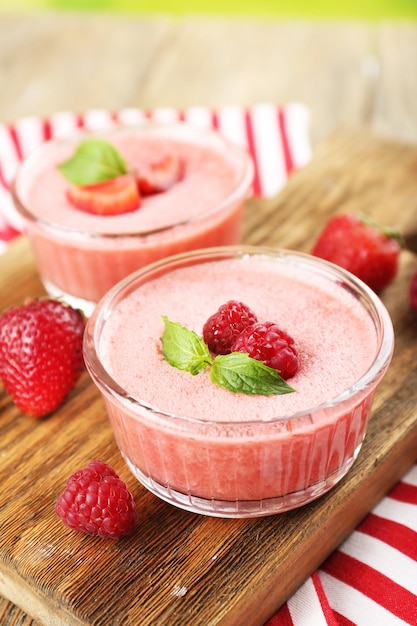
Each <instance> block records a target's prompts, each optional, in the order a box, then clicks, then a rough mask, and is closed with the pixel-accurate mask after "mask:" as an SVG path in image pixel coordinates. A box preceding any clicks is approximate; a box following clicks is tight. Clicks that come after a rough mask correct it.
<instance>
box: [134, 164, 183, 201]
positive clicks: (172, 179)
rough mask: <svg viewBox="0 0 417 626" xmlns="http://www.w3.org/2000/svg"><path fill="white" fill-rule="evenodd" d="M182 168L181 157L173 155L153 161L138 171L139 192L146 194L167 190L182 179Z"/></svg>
mask: <svg viewBox="0 0 417 626" xmlns="http://www.w3.org/2000/svg"><path fill="white" fill-rule="evenodd" d="M182 170H183V168H182V163H181V161H180V159H178V158H177V157H174V156H173V155H167V156H165V157H164V158H162V159H160V160H159V161H156V162H154V163H151V164H150V165H148V166H146V167H144V168H143V169H141V170H139V172H138V178H137V183H138V187H139V192H140V193H141V194H142V195H144V196H146V195H151V194H154V193H161V192H163V191H167V190H168V189H170V188H171V187H173V186H174V185H175V184H176V183H178V182H179V181H180V180H181V178H182Z"/></svg>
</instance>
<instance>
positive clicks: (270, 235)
mask: <svg viewBox="0 0 417 626" xmlns="http://www.w3.org/2000/svg"><path fill="white" fill-rule="evenodd" d="M341 210H349V211H355V212H356V211H363V212H365V213H368V214H371V215H373V216H374V217H376V218H377V219H378V220H379V221H381V222H382V223H384V224H386V225H391V226H395V227H400V228H401V229H402V230H403V232H404V233H406V234H409V235H411V234H412V233H414V231H416V230H417V147H415V146H410V145H401V144H398V143H394V142H392V141H387V140H382V139H377V138H375V137H373V136H372V135H370V134H369V133H368V132H366V131H364V130H357V129H355V130H354V129H343V130H340V131H338V132H337V133H335V134H334V135H333V136H331V137H330V138H329V139H328V140H327V141H326V142H325V143H324V144H323V145H321V146H320V147H319V148H318V150H317V152H316V154H315V156H314V159H313V161H312V162H311V164H310V165H309V166H308V167H306V168H305V169H303V170H302V171H299V172H297V173H296V174H295V175H293V177H292V178H291V180H290V182H289V184H288V185H287V187H286V188H285V189H284V191H283V192H281V194H280V195H279V196H278V197H277V198H274V199H273V200H268V201H259V200H253V201H251V202H249V203H248V207H247V211H246V215H245V233H244V238H245V241H246V242H250V243H253V244H263V245H271V246H275V247H276V246H279V247H292V248H295V249H300V250H304V251H308V250H310V249H311V243H312V241H313V240H314V239H315V237H316V236H317V234H318V232H319V230H320V228H321V226H322V225H323V224H324V222H325V221H326V220H327V218H328V217H329V215H331V214H333V213H335V212H338V211H341ZM410 241H411V237H410ZM414 271H417V258H416V257H415V256H414V255H413V253H412V252H410V251H404V252H403V253H402V258H401V267H400V273H399V276H398V278H397V279H396V281H395V283H394V284H392V286H390V287H389V288H388V289H387V290H386V291H385V293H384V294H383V295H382V299H383V300H384V302H385V303H386V305H387V307H388V309H389V311H390V313H391V315H392V318H393V322H394V326H395V332H396V348H395V354H394V358H393V361H392V365H391V367H390V369H389V371H388V374H387V375H386V377H385V379H384V381H383V383H382V384H381V386H380V388H379V390H378V393H377V396H376V400H375V403H374V410H373V415H372V418H371V420H370V424H369V429H368V434H367V437H366V440H365V443H364V445H363V448H362V450H361V453H360V455H359V457H358V459H357V461H356V463H355V465H354V466H353V468H352V470H351V471H350V473H349V474H348V476H347V477H346V478H345V479H344V480H342V482H341V483H340V484H339V485H338V486H337V487H335V488H334V489H333V490H332V491H331V492H330V493H329V494H327V495H325V496H324V497H322V498H321V499H319V500H317V501H316V502H314V503H312V504H310V505H307V506H305V507H302V508H300V509H298V510H295V511H292V512H289V513H285V514H280V515H276V516H272V517H268V518H263V519H256V520H223V519H216V518H209V517H203V516H198V515H194V514H191V513H188V512H185V511H181V510H179V509H176V508H174V507H173V506H171V505H169V504H166V503H164V502H162V501H160V500H159V499H157V498H156V497H155V496H153V495H151V494H150V493H148V492H147V491H146V490H145V489H144V488H142V486H141V485H140V484H138V483H137V482H136V481H135V480H134V479H133V477H132V476H131V475H130V473H129V471H128V470H127V468H126V466H125V465H124V462H123V461H122V459H121V457H120V455H119V452H118V450H117V448H116V445H115V443H114V440H113V436H112V433H111V429H110V426H109V424H108V422H107V417H106V414H105V410H104V407H103V404H102V401H101V399H100V397H99V394H98V392H97V391H96V389H95V387H94V386H93V384H92V383H91V382H90V380H89V378H88V375H87V374H86V373H85V374H84V375H83V376H82V378H81V380H80V381H79V383H78V384H77V387H76V389H75V390H74V391H73V393H72V394H71V395H70V397H69V398H68V400H67V402H66V403H65V404H64V405H63V406H62V407H61V408H60V409H59V410H57V411H56V413H55V414H54V415H52V416H50V417H49V418H47V419H43V420H37V421H36V420H31V419H29V418H27V417H25V416H23V415H21V414H20V413H19V411H18V410H17V409H16V408H15V407H14V405H13V404H12V403H11V402H10V400H9V398H8V397H7V396H6V394H5V393H4V391H3V392H1V393H0V410H1V419H0V442H1V443H0V484H1V486H2V489H1V496H0V498H1V499H0V527H1V534H0V593H2V594H3V595H4V596H6V597H7V598H9V599H10V600H11V601H13V602H14V603H15V604H17V605H18V606H20V607H21V608H22V609H23V610H25V611H26V612H28V613H29V614H30V615H32V616H33V617H35V618H36V619H37V620H39V622H41V623H43V624H46V625H47V626H54V625H57V626H58V625H59V626H65V625H70V626H73V625H80V624H84V625H88V626H97V625H103V626H113V625H114V626H116V625H118V624H123V626H129V625H132V626H136V625H139V624H140V625H141V626H148V625H149V626H150V625H152V626H158V625H168V624H169V626H180V625H181V626H184V625H187V626H188V625H190V626H199V625H201V626H214V625H215V624H222V625H234V626H236V625H239V626H240V625H242V626H247V625H248V624H250V625H251V626H261V625H262V624H264V622H265V621H266V620H267V618H268V617H270V616H271V615H273V614H274V613H275V612H276V610H277V609H278V607H279V606H280V605H281V604H282V603H284V602H285V600H287V599H288V597H290V596H291V595H292V594H293V593H294V591H295V590H296V589H297V588H298V587H299V585H300V584H301V583H302V582H303V581H304V580H305V579H306V578H307V577H308V576H309V575H310V574H311V573H312V572H313V571H314V570H315V569H317V567H318V566H319V565H320V563H322V561H323V560H324V559H325V558H326V557H327V556H328V555H329V554H330V553H331V552H332V551H333V550H334V549H335V548H336V547H337V546H338V545H339V544H340V543H341V542H342V540H343V539H344V538H345V537H346V536H347V535H348V534H349V533H350V532H351V531H352V529H353V528H354V527H355V526H356V525H357V524H358V522H359V521H360V520H361V519H362V518H363V517H364V516H365V514H366V513H367V512H368V511H369V510H370V509H371V508H372V507H373V506H374V505H375V504H376V503H377V502H378V501H379V500H380V499H381V498H382V497H383V495H384V494H385V493H386V492H387V491H388V490H389V489H390V488H391V487H392V486H393V485H394V484H395V483H396V482H397V481H398V479H399V478H400V477H401V476H402V475H403V474H404V473H405V472H406V470H407V469H408V468H409V467H410V466H411V465H412V464H413V462H415V460H416V458H417V319H416V318H415V317H414V316H413V315H412V313H411V311H410V309H409V303H408V284H409V280H410V277H411V275H412V273H413V272H414ZM42 293H43V289H42V286H41V284H40V281H39V279H38V276H37V273H36V270H35V268H34V265H33V260H32V256H31V252H30V250H29V246H28V242H27V241H26V239H25V238H24V237H21V238H19V239H18V240H16V241H15V243H13V244H12V246H11V248H10V251H8V252H7V254H5V255H3V256H2V257H0V303H1V308H3V307H6V306H8V305H11V304H17V303H20V302H22V301H23V300H24V299H25V297H27V296H37V295H40V294H42ZM92 458H101V459H103V460H105V461H107V462H109V463H110V464H112V465H113V466H114V467H115V469H116V471H118V472H119V474H120V475H121V477H122V478H123V479H124V480H126V481H127V482H128V484H129V486H130V488H131V489H132V491H133V493H134V496H135V499H136V502H137V505H138V511H139V516H138V517H139V519H138V524H137V528H136V531H135V533H134V534H133V535H132V536H131V537H129V538H125V539H123V540H119V541H117V542H113V541H111V540H108V541H107V540H103V539H99V538H92V537H88V536H85V535H83V534H81V533H76V532H73V531H71V530H69V529H66V528H65V527H64V526H63V525H62V524H61V522H60V520H59V519H58V518H57V517H56V516H55V514H54V502H55V499H56V498H57V496H58V495H59V493H60V492H61V491H62V489H63V488H64V485H65V481H66V478H67V477H68V475H69V474H70V473H72V472H73V471H75V470H76V469H79V468H80V467H82V466H84V465H85V464H86V463H87V462H88V461H89V460H91V459H92Z"/></svg>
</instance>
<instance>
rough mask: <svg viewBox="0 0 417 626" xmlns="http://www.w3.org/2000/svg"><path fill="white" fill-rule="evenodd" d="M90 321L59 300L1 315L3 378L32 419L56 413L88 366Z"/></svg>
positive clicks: (0, 368) (0, 369)
mask: <svg viewBox="0 0 417 626" xmlns="http://www.w3.org/2000/svg"><path fill="white" fill-rule="evenodd" d="M84 325H85V324H84V319H83V317H82V315H81V313H80V312H79V311H76V310H75V309H73V308H71V307H69V306H66V305H64V304H62V303H61V302H58V301H56V300H50V299H45V300H32V301H30V302H29V303H27V304H24V305H22V306H17V307H12V308H10V309H7V310H6V311H5V312H4V313H3V314H2V315H1V317H0V378H1V379H2V380H3V384H4V386H5V388H6V391H7V392H8V393H9V394H10V396H11V397H12V398H13V400H14V402H15V403H16V405H17V406H18V407H19V409H20V410H21V411H22V412H23V413H26V414H27V415H30V416H31V417H36V418H38V417H43V416H45V415H47V414H48V413H51V412H52V411H54V410H55V409H56V408H57V407H58V406H59V405H60V404H61V403H62V402H63V400H64V399H65V397H66V396H67V395H68V393H69V392H70V391H71V389H72V388H73V386H74V385H75V383H76V381H77V379H78V378H79V376H80V374H81V371H82V368H83V366H84V360H83V351H82V343H83V334H84Z"/></svg>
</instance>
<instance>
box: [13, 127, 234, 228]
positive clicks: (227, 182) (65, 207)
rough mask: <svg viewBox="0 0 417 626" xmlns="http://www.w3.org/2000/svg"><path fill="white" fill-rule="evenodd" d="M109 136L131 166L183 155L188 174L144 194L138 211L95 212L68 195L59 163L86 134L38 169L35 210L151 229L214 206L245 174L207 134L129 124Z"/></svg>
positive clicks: (81, 222)
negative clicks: (173, 133) (188, 135)
mask: <svg viewBox="0 0 417 626" xmlns="http://www.w3.org/2000/svg"><path fill="white" fill-rule="evenodd" d="M104 138H105V139H107V140H108V141H110V142H111V143H112V144H113V145H114V146H115V147H116V148H117V149H118V150H119V152H120V153H121V154H122V156H123V157H124V159H125V161H126V163H127V166H128V169H129V170H140V169H141V168H142V167H143V166H147V165H149V164H150V163H154V162H157V161H159V160H161V159H163V158H164V157H166V156H168V155H172V156H175V157H178V158H179V159H180V161H181V163H182V166H183V176H182V179H181V180H180V181H179V182H178V183H177V184H175V185H174V186H173V187H172V188H171V189H169V190H168V191H165V192H164V193H159V194H155V195H152V196H147V197H144V198H143V199H142V203H141V206H140V207H139V208H138V209H137V210H136V211H131V212H129V213H125V214H122V215H111V216H105V217H103V216H98V215H93V214H90V213H87V212H85V211H81V210H79V209H77V208H75V207H74V206H73V205H72V204H71V203H70V202H69V201H68V200H67V196H66V190H67V189H68V185H69V183H68V181H67V180H66V179H65V178H64V176H63V175H62V174H61V172H60V171H59V169H58V167H57V165H58V164H59V163H61V162H62V161H65V160H66V159H67V158H69V157H70V156H72V154H73V153H74V151H75V149H76V147H77V145H78V143H79V142H80V139H77V140H73V141H72V142H64V143H62V144H57V145H56V147H55V148H54V150H53V151H50V152H48V153H45V156H44V157H43V159H42V161H41V162H40V163H39V164H38V165H37V168H36V169H34V170H33V173H32V182H31V184H29V185H28V186H27V188H26V190H25V192H24V193H23V200H24V203H25V204H26V206H27V207H28V208H29V210H30V212H31V213H32V215H34V216H36V217H37V218H39V219H42V220H45V221H46V222H49V223H53V224H56V225H59V226H62V227H66V228H71V229H75V230H78V231H81V232H87V233H101V234H114V233H123V234H124V233H146V232H148V231H152V230H158V229H161V228H167V227H170V226H173V225H176V224H180V223H182V222H184V221H187V220H190V219H194V218H196V217H198V216H201V215H204V214H205V213H206V212H207V211H210V210H213V209H214V208H216V207H217V206H218V205H220V203H221V202H222V201H223V200H224V199H225V198H226V197H227V196H228V195H229V194H231V193H232V192H233V191H234V189H235V188H236V186H237V185H238V183H239V180H240V177H241V176H242V172H241V171H238V169H237V166H236V164H235V163H234V162H233V160H232V158H231V157H230V155H228V153H227V151H226V150H225V148H224V147H223V145H221V146H220V144H217V143H216V144H215V142H213V144H208V145H206V144H205V143H203V142H204V139H200V141H197V140H196V139H194V140H190V139H189V140H185V139H182V140H181V138H180V136H178V138H174V139H172V138H171V139H170V138H169V136H168V138H167V137H166V136H164V135H163V134H162V133H159V134H158V133H156V132H155V133H153V132H152V131H150V130H149V131H143V130H139V131H135V130H125V131H124V132H120V133H116V134H114V133H113V134H109V135H108V136H106V135H104ZM239 167H240V166H239Z"/></svg>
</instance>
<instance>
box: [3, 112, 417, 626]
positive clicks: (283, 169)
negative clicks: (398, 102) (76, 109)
mask: <svg viewBox="0 0 417 626" xmlns="http://www.w3.org/2000/svg"><path fill="white" fill-rule="evenodd" d="M147 119H153V120H164V121H167V122H169V121H175V120H178V119H180V120H185V121H187V122H189V123H192V124H195V125H197V126H199V127H207V128H217V129H218V130H219V131H220V132H221V133H223V134H224V135H226V136H227V137H228V138H230V139H232V140H233V141H235V142H236V143H238V144H240V145H243V146H245V147H246V148H247V149H248V150H249V152H250V153H251V155H252V157H253V160H254V163H255V181H254V189H253V191H254V194H255V195H257V196H260V197H271V196H273V195H275V194H276V193H278V192H279V191H280V189H281V188H282V187H283V186H284V185H285V183H286V181H287V179H288V177H289V175H290V174H291V172H292V171H293V170H296V169H298V168H300V167H302V166H303V165H305V164H306V163H308V161H309V160H310V157H311V147H310V141H309V111H308V109H307V108H306V107H305V106H304V105H302V104H298V103H294V104H288V105H286V106H283V107H279V106H276V105H274V104H270V103H260V104H256V105H254V106H252V107H249V108H244V107H239V106H225V107H221V108H218V109H216V110H213V109H210V108H208V107H191V108H188V109H185V110H183V111H179V110H177V109H171V108H160V109H154V110H152V111H144V110H141V109H132V108H129V109H123V110H120V111H116V112H111V111H107V110H101V109H100V110H97V109H95V110H90V111H86V112H85V113H82V114H76V113H72V112H59V113H56V114H54V115H51V116H50V117H49V118H41V117H35V116H32V117H25V118H22V119H19V120H17V121H16V122H15V123H13V124H0V250H1V247H2V248H3V249H6V248H7V242H8V241H10V240H11V239H12V238H13V237H15V236H16V235H17V234H19V232H20V231H21V226H22V225H21V222H20V219H19V217H18V216H17V214H16V212H15V210H14V207H13V202H12V200H11V197H10V193H9V186H10V183H11V181H12V180H13V177H14V175H15V172H16V169H17V167H18V165H19V163H20V161H21V160H22V158H23V157H24V156H26V155H27V154H29V153H30V151H31V150H33V149H34V148H35V147H36V146H38V145H39V144H40V143H42V142H44V141H45V140H47V139H49V138H53V137H61V138H64V137H67V136H69V135H71V134H72V133H73V132H74V131H76V130H77V129H79V128H86V129H91V130H98V129H103V128H106V127H108V126H109V125H112V124H115V123H119V122H122V123H129V124H136V123H140V122H141V121H143V120H147ZM404 624H410V625H412V626H417V464H416V465H414V466H413V468H412V469H411V470H410V471H409V472H408V474H407V475H406V476H405V477H404V478H403V480H401V481H400V482H399V483H398V484H397V485H396V487H395V488H394V489H393V490H392V491H391V492H390V493H389V494H388V496H386V497H385V498H384V499H383V500H382V501H381V502H380V504H378V506H377V507H375V509H374V510H373V511H372V513H370V514H369V515H368V516H367V517H366V518H365V519H364V520H363V522H361V524H359V526H358V527H357V528H356V530H355V531H354V532H353V533H352V534H351V535H350V537H349V538H348V539H347V540H346V541H345V542H344V543H343V544H342V545H341V546H340V548H339V549H338V550H336V551H335V552H334V553H333V554H332V555H331V556H330V557H329V558H328V559H327V560H326V561H325V562H324V563H323V564H322V566H321V567H320V568H319V570H318V571H317V572H315V573H314V574H313V575H312V576H311V577H309V578H308V579H307V581H306V582H305V583H304V584H303V585H302V586H301V587H300V589H299V590H298V591H297V592H296V593H295V594H294V595H293V596H292V597H291V598H290V599H289V600H288V602H287V603H286V604H285V605H284V606H283V607H282V608H281V609H280V610H279V611H278V612H277V613H276V615H274V616H273V617H272V618H271V619H270V620H269V621H268V623H267V625H266V626H375V625H378V626H400V625H404Z"/></svg>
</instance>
